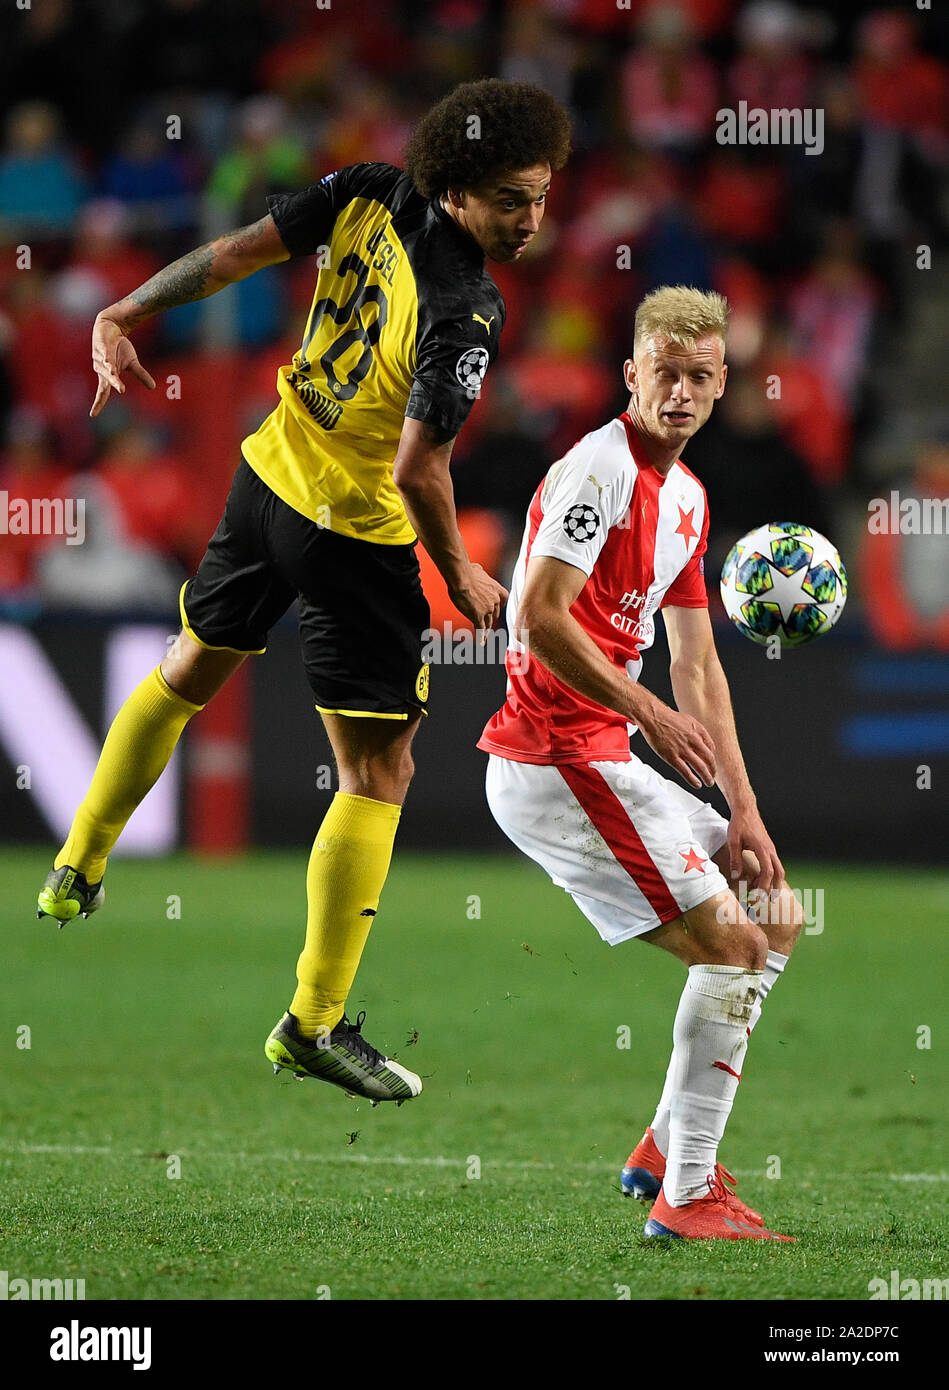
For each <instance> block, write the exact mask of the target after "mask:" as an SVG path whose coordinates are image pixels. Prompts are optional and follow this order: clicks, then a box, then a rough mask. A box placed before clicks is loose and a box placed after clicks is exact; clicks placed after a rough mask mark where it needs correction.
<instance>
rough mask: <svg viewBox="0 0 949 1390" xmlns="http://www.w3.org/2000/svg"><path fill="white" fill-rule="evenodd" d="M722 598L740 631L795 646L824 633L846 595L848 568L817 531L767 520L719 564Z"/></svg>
mask: <svg viewBox="0 0 949 1390" xmlns="http://www.w3.org/2000/svg"><path fill="white" fill-rule="evenodd" d="M721 588H722V602H723V603H724V605H725V612H726V613H727V614H728V616H729V617H730V618H731V620H732V622H733V623H734V624H735V626H736V627H737V628H738V631H739V632H742V633H744V635H745V636H746V637H750V638H751V640H752V642H758V643H759V644H760V645H761V646H764V645H765V644H766V643H767V642H768V641H769V640H770V639H771V638H774V637H776V638H777V639H778V641H779V642H780V644H781V646H782V647H800V646H801V645H802V644H803V643H804V642H810V641H812V640H813V638H815V637H819V636H820V635H821V633H824V632H829V631H830V629H831V628H832V627H833V626H834V624H835V623H836V621H837V619H838V618H839V617H840V615H841V613H842V612H843V607H844V603H845V602H846V599H847V572H846V570H845V569H844V566H843V561H842V560H841V558H840V556H839V555H838V554H837V551H836V550H835V549H834V547H833V546H832V545H831V543H830V541H829V540H827V538H826V536H822V535H821V534H820V532H819V531H815V530H813V528H812V527H810V526H799V525H797V524H796V523H795V522H793V521H769V522H766V523H765V525H764V526H758V527H756V528H755V530H754V531H749V532H748V534H747V535H746V536H742V538H741V540H740V541H737V542H736V543H735V545H733V546H732V548H731V550H730V551H729V552H728V556H727V558H726V560H725V564H724V566H723V568H722V584H721Z"/></svg>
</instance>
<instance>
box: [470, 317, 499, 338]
mask: <svg viewBox="0 0 949 1390" xmlns="http://www.w3.org/2000/svg"><path fill="white" fill-rule="evenodd" d="M471 317H472V318H473V319H474V321H475V323H483V324H484V331H485V333H488V334H490V332H491V325H492V323H493V322H494V319H495V315H494V314H492V315H491V317H490V318H489V319H483V318H482V317H481V315H480V314H472V315H471Z"/></svg>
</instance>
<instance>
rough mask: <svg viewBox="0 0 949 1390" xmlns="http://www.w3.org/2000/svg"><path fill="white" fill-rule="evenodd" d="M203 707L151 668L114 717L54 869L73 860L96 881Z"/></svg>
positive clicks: (79, 868) (73, 862) (88, 876)
mask: <svg viewBox="0 0 949 1390" xmlns="http://www.w3.org/2000/svg"><path fill="white" fill-rule="evenodd" d="M202 709H204V706H203V705H193V704H192V703H191V701H190V700H185V699H183V698H182V697H181V696H180V695H176V694H175V692H174V691H173V690H172V688H171V686H170V685H169V684H168V682H167V681H166V680H165V677H164V676H163V675H162V673H161V667H160V666H156V667H155V670H154V671H151V672H149V674H148V675H147V676H146V677H145V679H144V680H143V681H142V683H141V685H139V686H136V688H135V689H134V690H133V691H132V693H131V695H130V696H129V697H128V699H127V700H126V702H125V704H124V705H123V706H122V708H121V709H120V710H119V712H118V714H117V715H116V716H115V719H114V720H113V721H112V727H111V729H110V730H109V732H108V735H107V737H106V741H105V743H104V744H103V746H102V752H101V753H100V755H99V762H98V764H97V766H96V770H95V772H94V773H93V777H92V781H91V782H90V784H89V790H88V791H87V792H86V795H85V796H84V797H83V799H82V801H81V802H80V805H79V809H78V810H77V812H76V814H75V817H74V818H73V823H72V827H71V829H70V831H69V838H68V839H67V840H66V843H65V844H64V845H63V847H62V849H61V850H60V852H59V854H57V856H56V859H55V861H54V864H53V867H54V868H56V869H61V868H62V867H63V865H64V864H69V865H71V866H72V868H74V869H78V870H79V871H80V873H83V874H85V876H86V878H87V879H88V881H89V882H90V883H98V881H99V879H100V878H101V877H102V875H103V874H104V873H105V866H106V860H107V859H108V856H109V854H110V853H111V851H112V848H113V846H114V845H115V842H116V840H117V839H118V838H119V836H120V835H121V833H122V831H123V830H124V829H125V826H126V823H127V821H128V818H129V816H130V815H131V814H132V812H133V811H134V810H135V808H136V806H138V804H139V802H140V801H142V800H143V799H144V797H145V796H146V795H147V793H148V792H150V791H151V789H152V787H153V786H154V785H155V783H156V782H157V781H158V779H159V777H160V776H161V774H162V773H163V772H164V770H165V768H166V767H167V765H168V759H169V758H170V757H171V755H172V753H173V752H174V750H175V745H176V744H177V742H178V740H179V738H180V737H181V732H182V730H183V729H184V727H185V725H186V724H187V722H188V720H189V719H190V718H191V716H192V715H193V714H197V713H198V711H199V710H202Z"/></svg>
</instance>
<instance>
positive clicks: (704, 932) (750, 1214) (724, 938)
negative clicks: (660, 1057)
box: [627, 890, 777, 1240]
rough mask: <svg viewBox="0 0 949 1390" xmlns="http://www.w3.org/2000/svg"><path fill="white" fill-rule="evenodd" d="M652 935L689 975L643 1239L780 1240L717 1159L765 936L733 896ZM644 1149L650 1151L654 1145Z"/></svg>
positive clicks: (719, 896)
mask: <svg viewBox="0 0 949 1390" xmlns="http://www.w3.org/2000/svg"><path fill="white" fill-rule="evenodd" d="M644 939H645V940H651V941H653V943H654V944H656V945H659V946H661V947H662V948H663V949H665V950H668V951H670V952H671V953H672V954H673V955H675V956H676V957H677V958H678V959H680V960H682V961H683V963H684V964H685V965H686V966H687V968H688V972H689V974H688V979H687V981H686V986H685V989H684V990H683V994H682V998H681V1000H680V1003H679V1008H678V1011H677V1013H676V1019H675V1024H674V1027H673V1041H674V1045H673V1054H672V1060H671V1062H670V1065H669V1072H668V1075H667V1080H666V1093H667V1095H668V1104H669V1129H668V1132H669V1138H668V1153H667V1155H666V1163H665V1169H664V1172H663V1177H662V1186H661V1189H660V1191H659V1192H658V1194H657V1195H656V1200H655V1205H654V1206H653V1209H652V1212H651V1214H650V1217H649V1220H648V1221H647V1223H646V1228H645V1233H646V1235H647V1236H675V1237H685V1238H691V1239H699V1238H701V1239H706V1238H721V1239H729V1240H739V1239H762V1238H777V1237H776V1236H775V1233H773V1232H769V1231H766V1230H765V1228H764V1226H763V1223H762V1218H761V1216H760V1214H759V1213H757V1212H755V1211H753V1210H752V1209H751V1208H749V1207H747V1206H746V1205H745V1204H744V1203H742V1202H740V1200H739V1199H738V1198H737V1197H736V1196H735V1193H734V1191H733V1187H732V1185H733V1184H734V1179H733V1178H732V1177H731V1175H730V1174H729V1173H728V1172H727V1170H725V1169H724V1168H723V1167H722V1166H721V1165H720V1164H719V1162H718V1146H719V1144H720V1142H721V1139H722V1136H723V1134H724V1131H725V1125H726V1123H727V1120H728V1116H729V1114H730V1113H731V1108H732V1104H733V1102H734V1098H735V1093H736V1091H737V1088H738V1083H739V1081H740V1080H741V1070H742V1065H743V1061H744V1056H745V1051H746V1048H747V1045H748V1037H749V1033H750V1029H749V1026H748V1025H749V1022H750V1019H751V1011H752V1008H753V1006H754V1003H755V1000H756V998H757V991H758V984H759V981H760V979H761V974H762V971H763V966H764V963H765V960H766V958H767V937H766V936H765V934H764V932H763V931H762V929H761V928H760V926H758V925H757V924H756V923H754V922H752V921H750V920H749V918H748V916H747V914H746V913H745V912H744V910H743V909H742V907H741V904H740V903H739V902H738V900H737V898H736V897H735V895H734V894H733V893H732V892H731V891H730V890H726V891H724V892H719V893H716V894H715V895H714V896H712V897H711V898H708V899H706V900H705V902H703V903H700V904H698V906H696V907H695V908H692V909H690V910H689V911H688V912H686V913H684V914H683V915H682V917H681V918H679V919H677V920H675V921H673V922H670V923H667V924H665V925H664V926H662V927H659V928H657V929H656V930H655V931H654V932H651V933H648V934H647V935H646V936H645V937H644ZM647 1135H648V1131H647ZM639 1147H642V1149H643V1151H644V1152H645V1149H646V1147H647V1145H646V1144H645V1143H644V1144H643V1145H642V1146H639ZM652 1147H653V1148H655V1144H654V1143H653V1145H652ZM656 1152H658V1150H657V1151H656ZM640 1157H642V1155H639V1154H637V1151H636V1150H634V1152H633V1154H632V1155H631V1156H630V1159H631V1163H630V1164H628V1165H627V1166H632V1167H643V1166H645V1164H640V1163H639V1162H638V1159H639V1158H640ZM647 1157H648V1156H647ZM653 1157H655V1155H653ZM650 1166H653V1165H650Z"/></svg>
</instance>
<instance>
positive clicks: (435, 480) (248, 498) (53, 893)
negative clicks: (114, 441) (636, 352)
mask: <svg viewBox="0 0 949 1390" xmlns="http://www.w3.org/2000/svg"><path fill="white" fill-rule="evenodd" d="M569 140H570V132H569V122H568V119H567V116H566V113H565V112H564V110H563V108H562V107H561V106H560V105H559V104H558V103H557V102H556V101H555V100H554V99H553V98H552V97H551V96H549V95H548V94H547V93H546V92H544V91H542V90H541V89H539V88H537V87H533V86H530V85H527V84H524V83H513V82H503V81H500V80H498V79H495V78H490V79H486V80H484V81H481V82H472V83H466V84H463V85H461V86H459V87H457V88H455V90H454V91H453V92H451V93H450V94H449V95H448V96H447V97H445V98H444V100H442V101H441V102H439V103H438V104H437V105H436V106H435V107H433V108H432V110H431V111H429V112H428V114H427V115H426V116H424V117H423V118H422V120H421V121H420V123H419V125H418V127H417V128H416V130H415V132H414V134H413V136H412V138H411V140H410V143H409V146H408V149H407V151H406V160H405V163H406V167H405V170H404V171H403V170H402V169H397V168H395V167H393V166H392V165H388V164H371V163H367V164H356V165H352V166H350V167H348V168H345V169H340V170H338V171H337V172H335V173H331V174H328V175H327V176H326V177H325V178H324V179H322V180H321V181H320V182H319V183H317V184H314V185H313V186H312V187H309V188H306V189H303V190H302V191H301V192H299V193H294V194H289V195H281V196H274V197H270V198H268V200H267V205H268V213H267V215H266V216H265V217H262V218H261V219H260V221H259V222H255V223H253V224H252V225H251V226H248V227H243V228H241V229H240V230H238V231H235V232H231V233H229V234H227V235H225V236H221V237H218V238H217V239H216V240H215V241H212V242H210V243H209V244H208V245H206V246H202V247H200V248H199V249H198V250H196V251H192V252H191V253H190V254H189V255H187V256H184V257H182V258H181V259H180V260H178V261H175V262H174V263H173V264H172V265H169V266H167V267H166V268H165V269H164V270H161V271H159V272H158V274H157V275H155V276H153V277H152V279H151V280H149V281H147V283H146V284H144V285H142V286H141V287H140V288H139V289H137V290H135V291H133V293H131V294H130V295H128V296H127V298H125V299H123V300H120V301H119V302H118V303H116V304H113V305H110V306H109V308H107V309H103V310H102V312H101V313H100V314H99V315H98V317H97V319H96V322H95V327H94V329H93V341H92V347H93V365H94V367H95V370H96V372H97V374H98V377H99V381H98V390H97V392H96V397H95V401H94V403H93V406H92V411H91V413H92V414H93V415H98V413H99V412H100V411H101V410H102V409H103V407H104V406H105V404H106V402H107V401H108V399H109V396H110V393H111V392H112V391H113V390H114V391H118V392H119V393H120V394H121V393H124V391H125V389H126V386H125V382H124V381H123V377H126V378H129V377H131V378H133V379H135V380H136V381H138V382H140V383H141V384H143V385H144V386H146V387H148V388H149V389H154V385H155V383H154V381H153V379H152V377H151V376H150V375H149V373H148V372H147V371H146V370H145V368H144V367H143V366H142V365H141V364H140V363H139V361H138V358H137V356H136V353H135V349H134V348H133V346H132V343H131V341H130V339H129V336H128V335H129V333H130V332H131V331H133V330H134V329H135V328H136V327H137V326H138V325H139V324H140V323H142V322H143V321H144V320H145V319H148V318H150V317H151V316H152V315H153V314H156V313H159V312H160V311H161V310H163V309H169V308H172V307H173V306H175V305H178V304H187V303H190V302H191V301H193V300H198V299H204V298H206V297H207V296H208V295H211V294H214V293H216V292H217V291H218V290H221V289H223V288H224V287H225V286H226V285H229V284H233V283H234V282H235V281H237V280H242V279H244V278H245V277H246V276H248V275H251V274H253V273H254V271H257V270H260V269H261V268H262V267H264V266H268V265H273V264H275V263H276V262H278V261H285V260H288V259H289V258H290V257H292V256H315V257H317V261H316V270H317V276H316V288H315V291H314V295H313V302H312V306H311V309H310V313H309V317H308V320H307V324H306V331H305V333H304V337H303V342H302V343H301V345H300V348H299V350H298V351H297V353H296V355H295V356H294V358H293V362H292V363H291V364H290V365H289V366H285V367H281V368H280V371H279V372H278V375H277V389H278V391H279V397H280V399H279V401H278V403H277V405H276V407H275V409H274V410H273V411H272V413H271V414H270V415H269V416H268V417H267V419H266V420H265V421H264V422H263V424H262V425H261V426H260V428H259V429H258V430H257V431H256V432H255V433H254V434H252V435H250V437H249V438H247V439H245V440H244V442H243V447H242V454H243V457H242V459H241V462H240V464H239V465H238V468H237V472H236V474H235V477H234V482H233V486H232V488H231V491H230V495H229V496H228V499H227V505H226V508H225V511H224V516H223V517H222V519H221V522H220V524H219V526H218V528H217V530H216V531H215V533H214V535H213V536H212V537H211V540H210V542H209V543H208V549H207V553H206V554H205V556H204V558H203V560H202V561H201V564H200V565H199V567H198V571H197V573H196V574H195V576H194V577H193V578H192V579H189V580H188V582H187V583H186V584H185V585H184V587H183V589H182V591H181V603H180V607H181V628H182V630H181V633H180V634H179V636H178V638H177V640H176V641H175V643H174V645H173V647H172V648H171V650H170V651H169V653H168V655H167V656H166V658H165V659H164V661H162V663H161V665H160V666H159V667H157V668H156V669H155V670H154V671H153V672H151V674H150V675H148V676H147V677H146V678H145V680H144V681H143V682H142V684H141V685H140V686H139V687H138V688H137V689H136V690H135V691H133V693H132V694H131V695H130V696H129V698H128V700H127V701H126V703H125V704H124V705H123V707H122V709H121V710H120V711H119V713H118V715H117V716H116V719H115V722H114V723H113V725H112V727H111V729H110V731H109V734H108V736H107V738H106V741H105V745H104V747H103V750H102V754H101V757H100V759H99V763H98V766H97V768H96V772H95V774H94V776H93V780H92V783H91V785H90V787H89V790H88V792H87V794H86V796H85V799H84V800H83V801H82V803H81V804H80V806H79V808H78V810H77V812H76V816H75V819H74V821H73V824H72V827H71V829H70V833H69V836H68V838H67V840H66V843H65V844H64V845H63V847H62V849H61V850H60V852H59V854H58V855H57V856H56V859H55V861H54V867H53V870H52V871H51V873H50V874H49V876H48V878H47V880H46V885H45V886H44V888H43V890H42V891H41V893H40V895H39V900H38V905H39V915H40V916H44V915H45V916H50V917H53V918H56V919H58V920H59V921H60V923H63V922H65V921H68V920H70V919H72V918H73V917H75V916H77V915H79V914H83V915H88V914H89V913H90V912H93V911H95V910H96V909H97V908H98V907H99V906H101V903H102V901H103V897H104V890H103V887H102V879H103V876H104V873H105V868H106V862H107V859H108V855H109V853H110V851H111V850H112V847H113V846H114V844H115V842H116V840H117V839H118V837H119V835H120V833H121V831H122V830H123V828H124V826H125V824H126V822H127V820H128V818H129V816H130V815H131V814H132V812H133V811H134V809H135V807H136V806H137V805H138V804H139V802H140V801H141V800H142V798H143V797H144V796H145V795H146V793H147V792H148V791H149V789H150V788H151V787H152V785H153V784H154V782H155V781H156V779H157V778H158V777H159V776H160V775H161V772H162V771H163V769H164V768H165V766H166V764H167V762H168V759H169V757H170V756H171V753H172V751H173V749H174V747H175V745H176V743H177V741H178V739H179V737H180V735H181V732H182V730H183V729H184V727H185V725H186V724H187V723H188V720H189V719H191V718H192V716H193V715H195V714H197V713H198V712H199V711H200V710H201V709H203V707H204V705H205V704H206V703H207V702H208V701H209V700H210V699H212V698H213V697H214V695H215V694H216V693H217V692H218V691H219V690H220V689H221V687H222V685H223V684H224V683H225V681H227V679H228V678H229V677H230V676H231V675H232V674H233V673H234V671H236V670H237V668H238V666H240V664H241V663H242V662H243V661H244V660H246V658H247V657H248V655H251V654H260V653H261V652H263V651H264V649H265V646H266V642H267V634H268V632H269V630H270V628H271V627H272V626H273V624H274V623H275V622H276V621H277V620H278V619H279V618H280V617H281V616H282V615H283V613H285V612H286V610H287V609H288V608H289V606H290V605H291V603H292V602H293V601H294V600H299V614H300V632H301V638H302V643H303V656H304V664H305V668H306V673H307V677H308V679H309V682H310V686H311V688H312V690H313V693H314V696H315V698H316V707H317V709H318V710H319V712H320V715H321V716H322V719H323V723H324V724H325V726H326V730H327V733H328V735H329V739H330V743H331V745H332V748H333V754H334V757H335V759H336V764H337V767H338V771H339V791H338V792H337V794H336V796H335V797H334V798H333V801H332V804H331V805H330V808H329V811H328V812H327V814H326V818H325V819H324V821H323V823H322V825H321V826H320V828H319V830H318V831H317V834H316V840H315V842H314V845H313V850H312V853H311V855H310V861H309V867H308V871H307V904H308V911H307V926H306V942H305V945H304V948H303V952H302V954H301V955H300V958H299V961H298V964H297V988H296V992H295V994H294V996H293V999H292V1001H291V1003H290V1007H289V1010H288V1011H287V1012H286V1013H285V1014H284V1016H283V1018H282V1019H281V1020H280V1022H279V1023H278V1024H277V1026H276V1028H275V1029H274V1030H273V1032H272V1033H271V1035H270V1037H269V1038H268V1040H267V1044H266V1053H267V1056H268V1057H269V1058H270V1060H271V1061H272V1062H273V1064H274V1068H275V1070H279V1068H281V1067H288V1068H290V1069H292V1070H293V1071H294V1072H295V1073H296V1074H297V1075H305V1076H313V1077H316V1078H318V1079H321V1080H324V1081H329V1082H331V1083H333V1084H334V1085H338V1086H341V1087H343V1088H344V1089H345V1090H347V1091H349V1092H351V1093H353V1094H358V1095H363V1096H367V1097H368V1098H370V1099H371V1100H373V1101H378V1100H395V1101H402V1100H407V1099H409V1098H410V1097H412V1096H415V1095H418V1093H419V1091H420V1090H421V1086H422V1083H421V1081H420V1080H419V1078H418V1077H417V1076H416V1075H415V1074H414V1073H413V1072H410V1071H408V1070H407V1069H406V1068H404V1067H401V1066H400V1065H399V1064H398V1063H397V1062H393V1061H390V1060H388V1059H387V1058H386V1057H384V1056H382V1055H381V1054H380V1053H379V1052H378V1051H377V1050H376V1049H375V1048H374V1047H372V1046H371V1045H370V1044H369V1043H368V1042H367V1041H366V1040H365V1039H364V1038H363V1036H362V1034H361V1031H360V1029H361V1023H362V1015H360V1017H359V1018H358V1019H357V1020H356V1021H355V1022H351V1021H349V1020H348V1019H347V1018H346V1016H345V1013H344V1008H345V1003H346V998H347V996H348V994H349V991H350V988H351V986H352V983H353V979H354V977H355V974H356V969H357V966H358V964H359V960H360V956H361V955H362V951H363V947H364V945H365V942H366V938H367V936H368V933H369V928H370V927H371V925H372V920H373V917H374V916H375V913H376V909H377V908H378V905H379V898H380V894H381V892H382V887H383V884H384V883H385V879H386V875H387V873H388V869H389V861H390V858H391V854H392V845H393V841H394V838H395V832H396V827H397V825H398V822H399V815H400V812H401V807H402V803H403V800H404V798H405V794H406V791H407V789H408V785H409V781H410V779H411V776H412V771H413V765H412V759H411V751H410V750H411V744H412V738H413V736H414V734H415V730H416V728H417V726H418V724H419V720H420V718H421V715H422V713H423V712H424V711H425V709H426V705H427V701H428V674H429V673H428V668H427V667H426V666H425V665H423V663H422V659H421V649H422V634H423V632H424V630H425V629H426V628H427V626H428V623H429V610H428V604H427V603H426V601H425V597H424V595H423V593H422V590H421V586H420V583H419V567H418V561H417V559H416V556H415V541H416V538H418V539H420V540H421V541H422V544H423V545H424V546H425V548H426V550H427V551H428V552H429V554H430V555H431V557H432V559H433V560H434V562H435V564H436V565H437V566H438V568H439V570H440V571H441V573H442V575H443V576H444V578H445V581H446V583H447V585H448V589H449V592H450V594H451V597H452V599H453V601H454V603H455V605H456V606H457V608H458V609H459V610H460V611H461V612H462V613H463V614H464V615H465V617H466V618H468V619H470V621H471V622H472V623H473V624H474V625H475V627H477V628H486V627H490V626H491V625H492V624H494V623H495V622H496V621H497V620H498V617H499V615H500V611H501V605H502V603H503V602H504V600H505V599H506V597H507V593H506V591H505V589H504V588H503V587H502V586H501V585H500V584H498V583H497V581H496V580H494V579H493V578H491V576H490V575H488V574H486V573H485V572H484V570H483V569H482V568H481V567H480V566H479V565H475V564H472V562H471V561H470V560H469V558H468V555H467V553H466V551H465V547H464V544H463V542H462V539H461V536H460V534H459V532H458V526H457V523H456V519H455V509H454V503H453V495H452V486H451V479H450V474H449V459H450V457H451V450H452V444H453V441H454V438H455V436H456V435H457V434H458V431H459V430H460V429H461V427H462V425H463V424H464V421H465V419H466V418H467V416H468V413H469V411H470V410H471V407H472V404H473V402H474V400H475V398H476V397H477V394H478V389H479V386H480V383H481V381H482V379H483V377H484V374H485V372H486V370H487V368H488V366H489V365H490V363H491V362H492V360H493V359H494V357H495V355H496V353H497V349H498V342H499V338H500V334H501V329H502V327H503V323H504V303H503V301H502V299H501V296H500V294H499V292H498V289H497V286H496V285H495V283H494V281H493V280H492V279H491V278H490V276H489V275H488V274H487V272H486V270H485V258H486V257H488V258H490V259H491V260H493V261H498V262H511V261H516V260H517V259H518V258H519V256H520V255H521V253H522V251H523V250H524V248H525V246H527V244H528V243H529V242H530V240H531V238H532V237H533V236H534V235H535V234H536V232H537V229H538V227H539V226H540V222H541V219H542V217H543V215H544V198H545V196H546V193H547V189H548V187H549V185H550V179H551V173H552V171H554V170H557V169H560V168H561V167H562V166H563V164H564V163H565V162H566V159H567V155H568V153H569Z"/></svg>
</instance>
